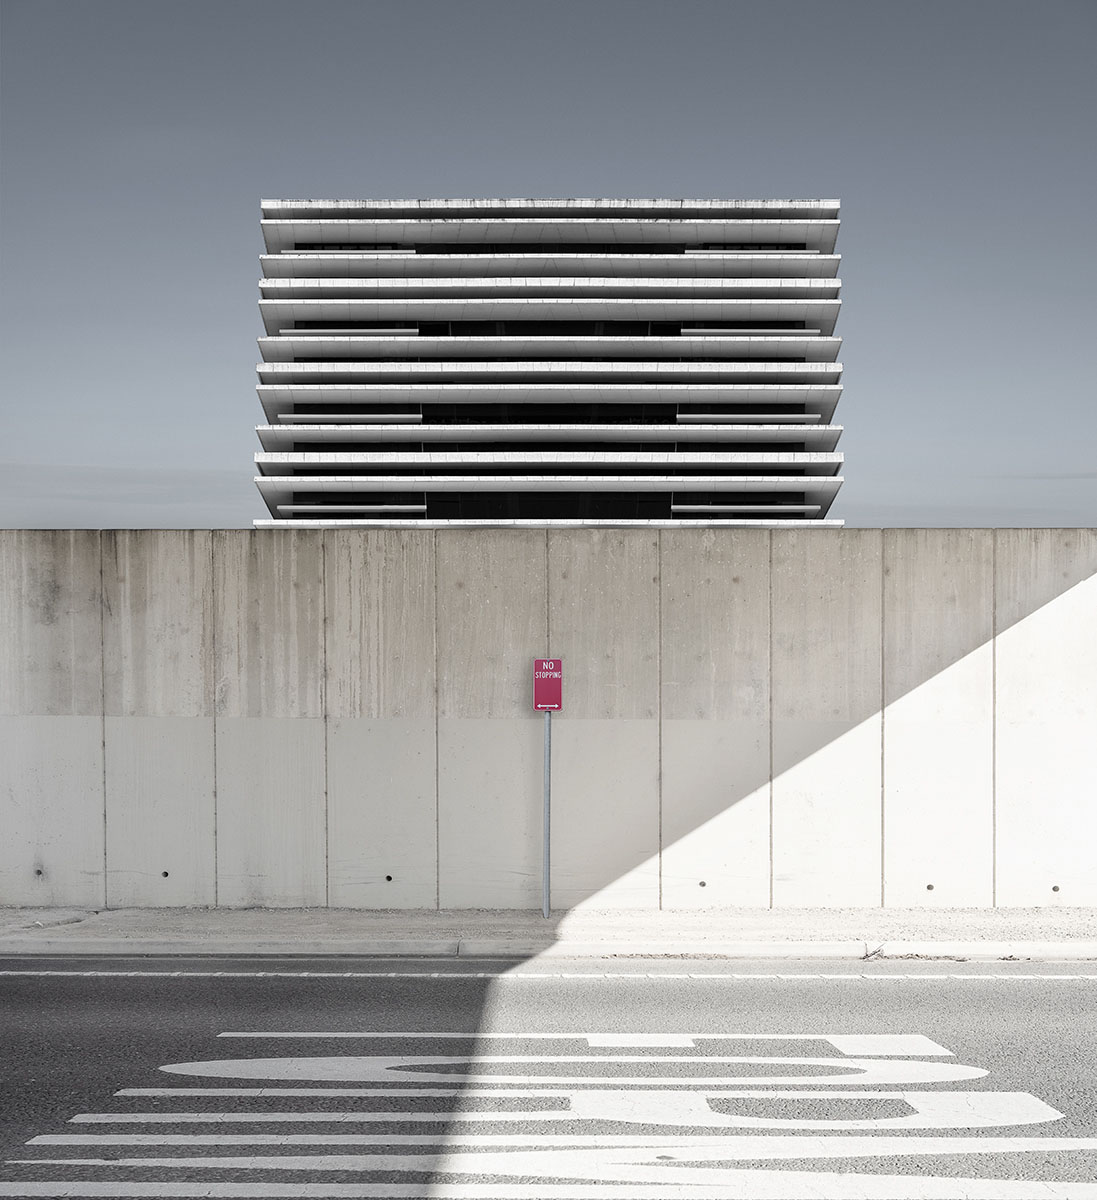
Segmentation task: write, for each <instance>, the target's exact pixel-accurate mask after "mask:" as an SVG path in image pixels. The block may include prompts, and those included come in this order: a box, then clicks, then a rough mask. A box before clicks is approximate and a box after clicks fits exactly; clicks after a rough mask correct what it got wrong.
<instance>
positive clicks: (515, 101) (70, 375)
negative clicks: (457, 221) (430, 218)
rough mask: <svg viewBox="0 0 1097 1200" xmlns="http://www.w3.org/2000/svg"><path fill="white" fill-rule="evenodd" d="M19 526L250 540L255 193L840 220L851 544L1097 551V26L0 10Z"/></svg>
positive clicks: (1064, 21)
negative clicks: (757, 207) (585, 203)
mask: <svg viewBox="0 0 1097 1200" xmlns="http://www.w3.org/2000/svg"><path fill="white" fill-rule="evenodd" d="M0 11H2V25H0V54H2V63H0V66H2V73H0V88H2V95H0V100H2V110H0V112H2V118H0V119H2V137H3V140H2V144H0V152H2V156H3V157H2V167H3V175H2V180H0V187H2V194H0V199H2V207H0V221H2V225H0V235H2V260H0V268H2V271H3V281H4V291H3V312H2V324H0V329H2V336H3V341H4V364H5V366H4V377H5V399H4V406H3V415H4V420H3V445H2V447H0V460H2V469H0V489H2V495H0V499H2V513H0V524H3V525H5V526H9V527H10V526H15V527H20V526H24V527H31V526H93V527H94V526H104V527H136V526H167V527H188V526H241V525H248V524H250V523H251V520H252V519H253V518H254V517H257V516H261V515H264V511H263V510H262V505H261V504H260V501H259V497H258V493H257V492H256V491H255V488H254V485H253V484H252V482H251V478H252V475H253V474H254V471H253V466H252V462H251V457H252V454H253V453H254V451H255V450H256V449H257V443H256V440H255V434H254V426H255V425H256V424H257V423H258V422H259V420H260V418H261V411H260V408H259V405H258V402H257V400H256V398H255V392H254V385H255V376H254V365H255V362H256V356H257V350H256V346H255V338H256V337H257V336H258V335H259V332H260V323H259V316H258V309H257V307H256V301H257V299H258V295H257V290H256V281H257V279H258V277H259V268H258V262H257V260H256V256H257V255H258V253H259V251H260V248H261V243H260V237H259V199H260V197H262V196H267V197H293V198H309V197H423V196H538V197H540V196H671V197H681V196H690V197H734V198H756V197H829V196H837V197H841V199H842V204H843V208H842V222H843V224H842V233H841V235H840V237H839V243H838V249H839V250H840V251H841V253H842V255H843V264H842V272H841V274H842V279H843V283H844V292H843V294H844V307H843V313H842V318H841V320H840V322H839V326H838V332H839V333H841V334H842V335H843V337H844V338H845V345H844V347H843V353H842V361H843V362H844V364H845V368H846V370H845V384H846V392H845V396H844V398H843V400H842V403H841V404H840V405H839V407H838V416H837V419H838V420H839V421H841V423H842V424H844V425H845V427H846V433H845V435H844V437H843V439H842V442H841V445H840V448H841V449H842V450H843V451H844V452H845V454H846V468H845V472H844V473H845V477H846V480H847V482H846V484H845V486H844V488H843V489H842V491H841V493H840V495H839V500H838V502H837V504H836V505H835V508H834V510H833V511H832V515H833V516H837V517H844V518H845V519H846V521H847V522H848V523H849V524H850V525H1097V465H1095V458H1097V455H1095V450H1097V396H1095V387H1094V382H1093V372H1092V369H1091V366H1090V361H1089V360H1090V359H1091V357H1092V345H1093V342H1094V315H1095V314H1094V306H1093V301H1092V292H1091V289H1090V287H1089V280H1090V275H1091V273H1092V270H1093V265H1094V250H1095V242H1097V232H1095V221H1094V215H1093V214H1094V201H1095V197H1097V186H1095V185H1097V178H1095V176H1097V146H1095V145H1094V133H1093V130H1094V119H1095V117H1097V104H1095V95H1097V72H1095V71H1094V69H1093V47H1094V44H1095V37H1097V5H1095V4H1093V3H1091V2H1089V0H1079V2H1072V0H1040V2H1036V0H1032V2H1030V3H1013V2H1011V0H989V2H985V0H943V2H939V0H928V2H927V0H923V2H921V3H917V4H906V3H903V4H901V3H891V2H888V0H870V2H867V3H862V2H861V0H850V2H848V3H843V2H835V3H824V2H820V3H801V2H798V0H789V2H785V0H767V2H766V3H758V0H751V2H749V3H746V2H745V3H740V2H738V0H725V2H717V3H710V2H707V0H701V2H694V0H675V2H673V3H671V2H669V0H668V2H666V3H646V2H644V0H625V2H617V0H602V2H599V0H579V2H578V3H575V2H572V0H536V2H533V0H502V2H496V0H486V2H480V0H442V2H440V3H436V2H434V0H393V2H389V0H378V2H376V3H375V2H371V0H350V2H346V0H308V2H307V3H302V2H301V0H291V2H288V3H287V2H285V0H258V2H256V0H213V2H212V3H207V2H205V0H189V2H177V3H168V2H167V0H3V5H2V10H0Z"/></svg>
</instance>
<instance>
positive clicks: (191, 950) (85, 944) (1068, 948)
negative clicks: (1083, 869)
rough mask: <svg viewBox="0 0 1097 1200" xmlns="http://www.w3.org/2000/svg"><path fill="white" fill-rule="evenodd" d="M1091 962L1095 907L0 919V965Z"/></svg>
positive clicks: (194, 912)
mask: <svg viewBox="0 0 1097 1200" xmlns="http://www.w3.org/2000/svg"><path fill="white" fill-rule="evenodd" d="M57 954H87V955H143V954H173V955H196V954H222V955H234V956H241V955H246V956H254V955H265V956H285V955H329V954H340V955H364V956H414V955H419V956H424V957H449V958H452V957H462V958H476V957H484V958H529V957H533V956H546V955H548V956H552V957H555V958H611V957H623V956H640V957H680V958H695V957H712V958H727V959H736V958H740V959H746V958H768V959H777V958H831V959H849V960H857V959H863V958H868V957H871V958H898V957H903V956H917V957H923V958H961V959H1007V958H1016V959H1074V960H1078V959H1097V908H1058V907H1056V908H999V909H878V908H861V909H848V908H845V909H837V908H836V909H707V910H698V911H689V912H660V911H614V912H610V911H589V910H577V911H572V912H559V913H555V912H554V913H553V914H552V916H551V917H550V918H549V919H548V920H545V919H544V918H543V917H542V916H541V914H540V913H539V912H535V911H526V910H505V911H500V910H491V911H486V910H461V911H454V910H449V911H443V912H434V911H422V910H418V911H406V910H385V911H361V910H350V909H323V908H314V909H207V908H161V909H135V908H129V909H112V910H104V911H101V912H96V911H94V910H90V909H58V908H46V909H30V908H24V909H16V908H0V956H10V955H57Z"/></svg>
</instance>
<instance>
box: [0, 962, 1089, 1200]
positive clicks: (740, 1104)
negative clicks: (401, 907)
mask: <svg viewBox="0 0 1097 1200" xmlns="http://www.w3.org/2000/svg"><path fill="white" fill-rule="evenodd" d="M0 1029H2V1049H3V1079H2V1087H0V1131H2V1145H0V1196H6V1197H10V1196H20V1197H33V1196H58V1197H59V1196H66V1197H80V1196H111V1197H125V1196H132V1197H136V1196H165V1197H171V1196H177V1197H184V1196H185V1197H198V1196H210V1197H230V1196H231V1197H263V1196H269V1197H289V1196H295V1197H296V1196H300V1197H351V1196H360V1197H366V1196H368V1197H405V1198H410V1197H427V1196H431V1197H440V1198H442V1200H526V1198H529V1200H538V1198H544V1200H550V1198H551V1200H596V1198H604V1200H656V1198H666V1197H685V1196H689V1197H693V1198H694V1200H717V1198H720V1200H724V1198H727V1200H730V1198H732V1197H751V1198H759V1200H765V1198H774V1200H777V1198H780V1200H798V1198H804V1200H807V1198H808V1197H811V1198H812V1200H827V1198H834V1200H867V1198H873V1200H883V1198H885V1197H886V1198H889V1200H903V1198H914V1197H919V1198H921V1197H925V1198H930V1197H932V1198H934V1200H1022V1198H1023V1200H1036V1198H1037V1197H1039V1198H1041V1200H1079V1198H1082V1197H1094V1198H1097V1061H1095V1060H1097V965H1094V964H1078V963H1072V964H1055V963H1045V964H1029V963H987V964H973V963H955V962H898V961H890V962H881V963H849V964H843V963H836V962H827V963H820V964H812V963H808V962H795V963H786V964H780V965H776V966H775V964H774V963H772V962H766V963H743V962H736V963H726V962H725V963H721V962H714V961H706V962H688V961H682V960H659V961H650V960H646V961H645V960H618V961H614V962H596V961H592V960H584V961H582V962H578V961H577V962H573V963H566V962H561V961H560V960H551V961H543V962H532V963H528V964H521V963H500V962H480V963H477V962H475V961H470V960H459V961H455V960H452V959H449V960H445V961H438V962H432V961H425V960H409V959H401V960H396V961H379V960H348V959H325V960H313V961H309V960H303V959H294V960H287V961H281V962H273V961H271V960H269V959H266V960H261V961H260V960H252V961H241V960H232V961H230V960H225V959H209V958H207V959H139V960H120V959H109V960H106V959H89V958H68V959H56V960H43V959H29V958H27V959H20V960H3V961H0ZM332 1035H338V1036H332Z"/></svg>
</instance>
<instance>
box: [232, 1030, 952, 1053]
mask: <svg viewBox="0 0 1097 1200" xmlns="http://www.w3.org/2000/svg"><path fill="white" fill-rule="evenodd" d="M217 1036H218V1037H219V1038H264V1039H265V1038H303V1039H320V1038H335V1039H348V1038H408V1039H418V1040H420V1041H423V1040H425V1041H445V1040H458V1041H488V1040H490V1039H492V1038H496V1039H501V1038H506V1039H510V1040H515V1039H517V1040H518V1041H524V1042H534V1041H579V1042H586V1043H587V1045H588V1046H590V1047H591V1048H592V1049H610V1048H613V1047H621V1048H630V1047H635V1048H640V1047H644V1046H648V1047H668V1048H685V1049H694V1048H695V1047H696V1044H697V1042H702V1041H721V1042H728V1041H731V1042H829V1043H830V1045H831V1046H833V1047H834V1049H835V1050H837V1051H838V1053H839V1054H852V1055H857V1056H858V1057H863V1056H865V1055H880V1056H883V1055H887V1056H888V1057H889V1058H904V1057H913V1056H915V1055H920V1056H925V1055H947V1056H948V1057H949V1058H952V1057H954V1056H953V1053H952V1051H951V1050H946V1049H945V1048H944V1046H941V1045H939V1044H938V1043H937V1042H934V1041H932V1040H931V1039H930V1038H928V1037H926V1036H925V1035H924V1034H921V1033H860V1034H845V1033H834V1034H829V1033H521V1032H518V1033H500V1032H498V1031H494V1032H484V1033H480V1032H472V1033H461V1032H447V1033H439V1032H436V1031H435V1032H429V1033H424V1032H421V1031H420V1032H416V1033H389V1032H387V1031H385V1030H383V1029H370V1030H362V1031H347V1030H340V1031H331V1030H328V1031H317V1032H310V1033H297V1032H282V1031H276V1030H269V1031H263V1030H248V1031H247V1032H239V1033H219V1034H218V1035H217Z"/></svg>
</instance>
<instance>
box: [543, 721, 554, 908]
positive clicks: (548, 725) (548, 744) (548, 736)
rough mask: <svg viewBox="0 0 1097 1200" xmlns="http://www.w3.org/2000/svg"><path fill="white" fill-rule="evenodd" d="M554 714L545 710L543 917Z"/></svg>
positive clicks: (547, 857)
mask: <svg viewBox="0 0 1097 1200" xmlns="http://www.w3.org/2000/svg"><path fill="white" fill-rule="evenodd" d="M551 796H552V713H551V712H550V711H549V710H548V709H546V710H545V806H544V828H543V831H542V835H541V837H542V843H541V915H542V916H543V917H545V919H546V920H547V919H548V915H549V851H550V847H551V842H550V834H551Z"/></svg>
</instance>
